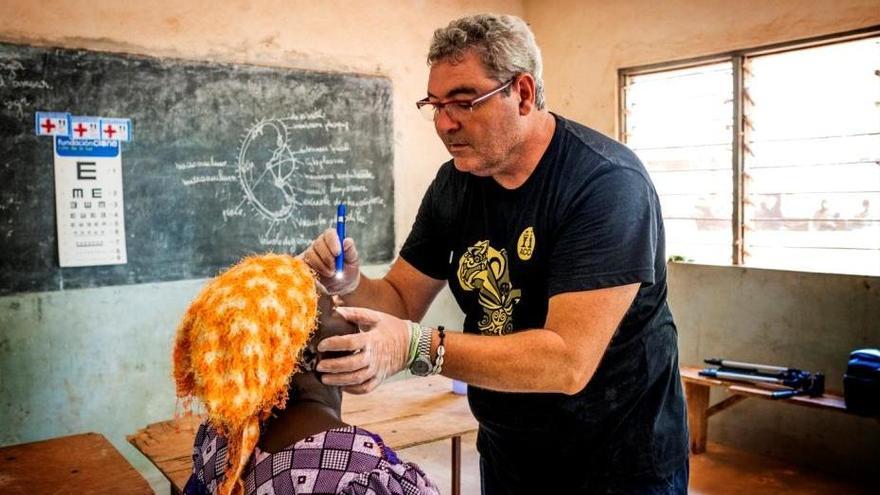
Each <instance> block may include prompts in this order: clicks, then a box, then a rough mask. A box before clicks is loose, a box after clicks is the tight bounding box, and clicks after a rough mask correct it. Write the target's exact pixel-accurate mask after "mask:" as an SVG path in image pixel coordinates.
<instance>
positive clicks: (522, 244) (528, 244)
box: [516, 227, 535, 261]
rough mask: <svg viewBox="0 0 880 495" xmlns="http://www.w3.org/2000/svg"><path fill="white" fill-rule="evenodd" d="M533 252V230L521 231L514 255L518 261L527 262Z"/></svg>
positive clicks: (530, 228)
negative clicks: (517, 257)
mask: <svg viewBox="0 0 880 495" xmlns="http://www.w3.org/2000/svg"><path fill="white" fill-rule="evenodd" d="M534 252H535V230H534V229H533V228H532V227H529V228H527V229H526V230H523V231H522V234H520V235H519V240H518V241H516V254H517V255H518V256H519V259H521V260H523V261H528V260H529V259H530V258H531V257H532V254H534Z"/></svg>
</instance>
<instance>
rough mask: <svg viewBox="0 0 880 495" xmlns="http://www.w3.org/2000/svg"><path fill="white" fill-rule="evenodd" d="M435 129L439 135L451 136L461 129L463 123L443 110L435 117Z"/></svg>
mask: <svg viewBox="0 0 880 495" xmlns="http://www.w3.org/2000/svg"><path fill="white" fill-rule="evenodd" d="M434 128H435V129H437V134H441V135H442V134H449V133H450V132H455V131H457V130H458V129H460V128H461V122H459V121H457V120H455V119H453V118H452V117H450V116H449V113H447V112H446V109H445V108H443V109H440V110H438V111H437V113H436V114H435V115H434Z"/></svg>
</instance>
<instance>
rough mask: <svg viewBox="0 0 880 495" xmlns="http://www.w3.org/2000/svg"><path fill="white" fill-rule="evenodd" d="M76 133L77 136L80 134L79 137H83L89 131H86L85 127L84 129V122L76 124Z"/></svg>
mask: <svg viewBox="0 0 880 495" xmlns="http://www.w3.org/2000/svg"><path fill="white" fill-rule="evenodd" d="M74 131H75V132H76V133H77V134H79V137H83V134H85V133H86V131H88V129H86V128H85V127H83V123H82V122H79V123H77V124H76V128H75V129H74Z"/></svg>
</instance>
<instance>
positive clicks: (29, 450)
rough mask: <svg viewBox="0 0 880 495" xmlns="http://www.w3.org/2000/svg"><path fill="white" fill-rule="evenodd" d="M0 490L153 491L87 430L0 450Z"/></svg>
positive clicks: (13, 492) (106, 443) (100, 438)
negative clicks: (83, 432) (81, 432)
mask: <svg viewBox="0 0 880 495" xmlns="http://www.w3.org/2000/svg"><path fill="white" fill-rule="evenodd" d="M0 493H3V494H7V495H17V494H34V493H53V494H77V495H79V494H86V493H88V494H93V493H94V494H102V493H107V494H111V493H112V494H116V493H134V494H139V493H143V494H151V493H153V490H152V489H151V488H150V485H149V484H148V483H147V480H145V479H144V478H143V477H142V476H141V475H140V473H138V472H137V470H135V468H134V467H132V465H131V464H129V463H128V461H126V460H125V458H124V457H122V454H120V453H119V451H118V450H116V449H115V448H114V447H113V444H111V443H110V442H109V441H107V439H106V438H104V437H103V436H102V435H100V434H98V433H85V434H82V435H73V436H69V437H61V438H53V439H51V440H43V441H41V442H33V443H23V444H19V445H13V446H10V447H3V448H0Z"/></svg>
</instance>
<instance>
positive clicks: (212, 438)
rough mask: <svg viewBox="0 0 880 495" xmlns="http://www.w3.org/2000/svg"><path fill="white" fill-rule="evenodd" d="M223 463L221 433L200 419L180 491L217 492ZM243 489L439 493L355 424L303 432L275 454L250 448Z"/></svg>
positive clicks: (263, 493)
mask: <svg viewBox="0 0 880 495" xmlns="http://www.w3.org/2000/svg"><path fill="white" fill-rule="evenodd" d="M225 466H226V439H225V438H223V437H221V436H219V435H218V434H217V433H216V432H215V431H214V429H213V428H210V427H208V426H207V424H206V423H202V425H201V426H200V427H199V431H198V433H196V440H195V444H194V445H193V473H192V475H191V476H190V480H189V482H188V483H187V485H186V487H185V488H184V494H186V495H191V494H192V495H195V494H203V493H204V494H216V493H217V488H218V487H219V486H220V484H221V483H222V481H223V470H224V467H225ZM242 479H244V482H245V484H244V486H245V493H246V494H247V495H251V494H255V495H294V494H350V495H439V491H438V490H437V487H436V486H435V485H434V484H433V483H432V482H431V481H430V480H429V479H428V477H427V476H426V475H425V473H423V472H422V470H421V469H420V468H419V467H418V466H416V465H415V464H412V463H409V462H407V463H402V462H400V461H399V460H398V459H397V455H396V454H395V453H394V451H393V450H391V449H389V448H388V447H386V446H385V444H384V443H383V442H382V439H381V438H379V436H378V435H375V434H373V433H370V432H368V431H367V430H364V429H363V428H359V427H356V426H346V427H344V428H334V429H331V430H327V431H324V432H321V433H318V434H316V435H313V436H310V437H306V438H304V439H302V440H300V441H299V442H296V443H295V444H294V445H293V446H292V447H287V448H285V449H284V450H281V451H279V452H277V453H275V454H271V453H269V452H263V451H262V450H260V448H259V447H257V448H256V449H254V453H253V454H251V458H250V461H249V462H248V465H247V466H246V467H245V469H244V472H243V474H242Z"/></svg>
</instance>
